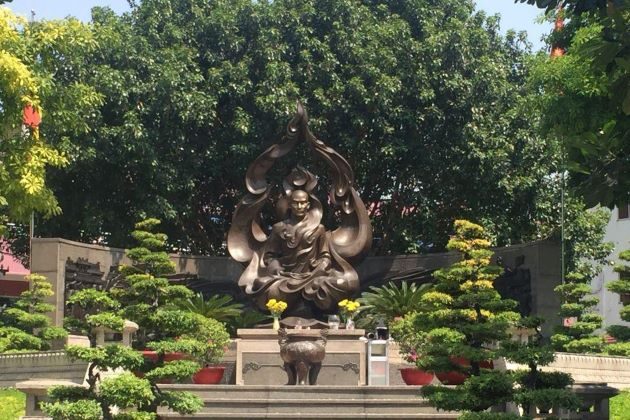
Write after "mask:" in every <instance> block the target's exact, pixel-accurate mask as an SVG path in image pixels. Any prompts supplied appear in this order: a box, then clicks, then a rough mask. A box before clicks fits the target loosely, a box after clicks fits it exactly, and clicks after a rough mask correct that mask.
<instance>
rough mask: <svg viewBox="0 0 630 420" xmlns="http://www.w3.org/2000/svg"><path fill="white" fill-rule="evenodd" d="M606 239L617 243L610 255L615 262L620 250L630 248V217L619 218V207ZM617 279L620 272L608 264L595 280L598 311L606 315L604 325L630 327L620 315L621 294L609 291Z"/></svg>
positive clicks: (615, 211)
mask: <svg viewBox="0 0 630 420" xmlns="http://www.w3.org/2000/svg"><path fill="white" fill-rule="evenodd" d="M604 240H605V241H607V242H613V243H614V245H615V249H614V250H613V252H612V253H611V255H610V260H612V261H614V262H615V263H617V262H619V252H621V251H624V250H626V249H629V248H630V218H626V219H619V211H618V209H617V208H615V209H614V210H613V211H612V212H611V215H610V221H609V222H608V226H607V227H606V236H605V238H604ZM617 279H619V274H618V273H616V272H615V271H613V266H612V265H606V266H604V269H603V270H602V272H601V273H600V275H599V276H598V277H597V278H596V279H595V280H593V293H594V294H595V295H596V296H597V297H599V304H598V305H597V311H598V312H599V313H600V314H601V315H602V316H603V317H604V325H603V326H604V327H607V326H609V325H627V326H629V327H630V323H628V322H624V321H622V320H621V318H620V317H619V311H620V310H621V306H622V305H621V303H620V302H619V295H618V294H617V293H612V292H610V291H608V289H607V288H606V285H607V284H608V283H610V282H611V281H613V280H617Z"/></svg>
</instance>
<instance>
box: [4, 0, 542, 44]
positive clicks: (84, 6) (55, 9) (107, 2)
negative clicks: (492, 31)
mask: <svg viewBox="0 0 630 420" xmlns="http://www.w3.org/2000/svg"><path fill="white" fill-rule="evenodd" d="M476 3H477V8H478V9H481V10H484V11H485V12H486V13H487V14H489V15H494V14H497V13H498V14H500V15H501V30H502V31H503V32H505V31H506V30H507V29H515V30H516V31H527V33H528V39H529V41H530V42H531V43H532V44H533V45H534V49H539V48H543V43H542V42H541V41H540V38H541V36H542V35H543V34H546V33H547V32H549V31H550V30H551V24H548V23H545V24H538V23H535V22H534V20H535V19H536V18H537V17H538V16H539V15H541V14H542V12H541V10H540V9H537V8H536V7H534V6H530V5H528V4H522V3H518V4H515V3H514V0H476ZM6 6H8V7H9V8H10V9H11V10H13V11H14V12H15V13H17V14H20V15H23V16H26V17H30V14H31V10H34V11H35V19H58V18H64V17H66V16H75V17H77V18H79V19H81V20H83V21H89V20H90V9H91V8H92V7H94V6H109V7H110V8H111V9H112V10H114V11H115V12H117V13H122V12H124V11H127V10H129V5H128V4H127V0H13V2H12V3H7V4H6Z"/></svg>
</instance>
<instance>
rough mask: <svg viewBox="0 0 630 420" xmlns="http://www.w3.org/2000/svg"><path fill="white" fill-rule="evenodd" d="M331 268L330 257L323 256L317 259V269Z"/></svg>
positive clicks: (326, 269)
mask: <svg viewBox="0 0 630 420" xmlns="http://www.w3.org/2000/svg"><path fill="white" fill-rule="evenodd" d="M329 268H330V258H329V257H322V258H319V259H318V260H317V261H315V270H317V271H324V272H325V271H328V269H329Z"/></svg>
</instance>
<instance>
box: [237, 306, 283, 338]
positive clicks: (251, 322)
mask: <svg viewBox="0 0 630 420" xmlns="http://www.w3.org/2000/svg"><path fill="white" fill-rule="evenodd" d="M271 318H272V317H271V315H268V314H264V313H262V312H260V311H258V310H257V309H252V308H247V309H244V310H243V312H241V315H240V316H239V317H237V318H232V319H230V320H229V321H227V323H226V324H227V328H228V331H229V332H230V335H231V336H232V337H234V336H235V335H236V331H237V330H238V329H239V328H252V327H255V326H256V325H258V324H262V323H263V322H265V321H266V322H268V321H269V320H270V319H271Z"/></svg>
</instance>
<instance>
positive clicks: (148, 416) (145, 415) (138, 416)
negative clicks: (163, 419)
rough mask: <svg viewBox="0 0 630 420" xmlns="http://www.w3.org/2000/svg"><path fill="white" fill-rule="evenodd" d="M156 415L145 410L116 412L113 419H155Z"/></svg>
mask: <svg viewBox="0 0 630 420" xmlns="http://www.w3.org/2000/svg"><path fill="white" fill-rule="evenodd" d="M157 418H158V416H157V414H155V413H147V412H146V411H141V412H133V411H132V412H130V413H120V414H116V415H115V416H114V417H113V420H157Z"/></svg>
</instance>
